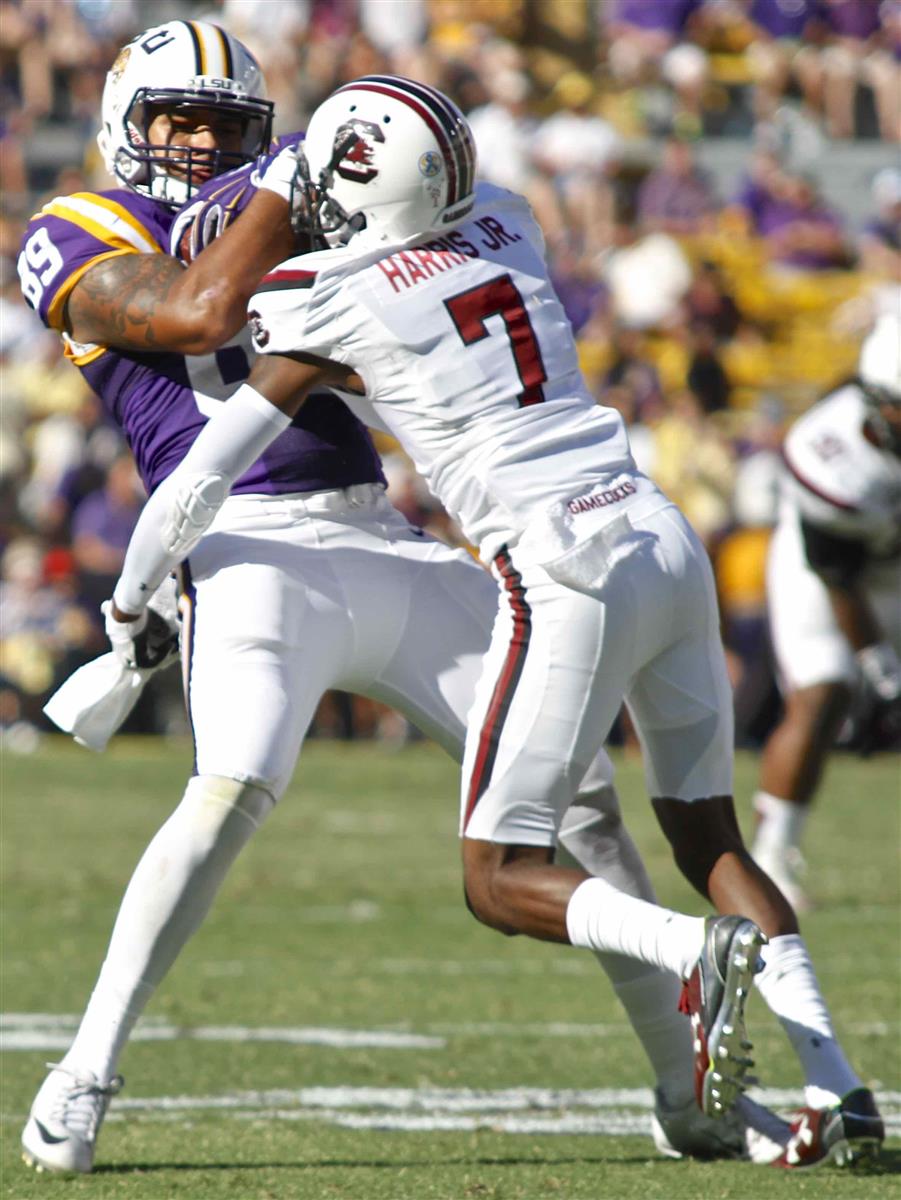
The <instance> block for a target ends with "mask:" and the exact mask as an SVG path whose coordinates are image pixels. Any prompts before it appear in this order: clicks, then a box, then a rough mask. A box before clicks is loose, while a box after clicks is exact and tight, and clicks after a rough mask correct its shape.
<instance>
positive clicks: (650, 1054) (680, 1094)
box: [558, 775, 694, 1109]
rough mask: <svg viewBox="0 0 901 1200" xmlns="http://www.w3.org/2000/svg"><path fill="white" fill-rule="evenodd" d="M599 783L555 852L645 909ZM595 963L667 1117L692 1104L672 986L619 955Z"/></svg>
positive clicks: (646, 883) (632, 857)
mask: <svg viewBox="0 0 901 1200" xmlns="http://www.w3.org/2000/svg"><path fill="white" fill-rule="evenodd" d="M605 780H606V775H602V777H601V784H600V786H598V787H595V788H594V789H591V788H587V787H586V785H585V784H584V783H583V786H582V788H581V789H580V791H579V795H578V797H577V799H576V802H575V804H572V805H570V807H569V808H568V809H567V810H566V814H565V816H564V818H563V822H562V824H561V826H560V831H559V834H558V837H559V843H560V847H561V849H562V850H565V851H566V852H568V853H569V854H570V855H571V856H572V858H573V859H575V861H576V862H577V863H578V864H579V865H580V866H581V867H582V868H583V869H584V870H586V871H588V873H589V874H591V875H595V876H597V877H598V878H601V879H605V880H606V881H607V883H609V884H611V885H612V886H613V887H615V888H617V889H618V890H619V891H621V892H626V893H627V894H628V895H629V896H637V897H639V898H640V899H642V900H648V901H650V902H651V903H653V902H654V901H655V900H656V896H655V895H654V889H653V887H652V885H651V881H650V879H649V878H648V874H647V871H646V870H645V866H644V863H643V862H642V859H641V855H640V853H639V851H638V848H637V846H636V845H635V843H634V842H633V840H632V838H631V836H630V835H629V831H628V830H627V829H626V826H625V825H624V823H623V820H622V813H621V810H620V804H619V799H618V797H617V795H616V792H615V789H614V787H613V785H612V784H607V783H606V782H605ZM596 957H597V960H598V962H599V963H600V964H601V967H602V968H603V970H604V972H605V973H606V975H607V977H608V979H609V980H610V982H611V984H612V985H613V990H614V991H615V992H616V995H617V998H618V1000H619V1002H620V1004H622V1006H623V1008H624V1009H625V1011H626V1016H627V1017H628V1018H629V1023H630V1024H631V1026H632V1028H633V1029H634V1030H635V1034H636V1036H637V1038H638V1040H639V1042H640V1043H641V1046H642V1048H643V1050H644V1052H645V1054H646V1055H647V1058H648V1061H649V1062H650V1064H651V1069H652V1070H653V1072H654V1076H655V1079H654V1082H655V1085H656V1088H657V1091H658V1093H659V1095H660V1098H661V1100H662V1102H663V1103H664V1104H665V1105H666V1107H667V1108H669V1109H675V1108H682V1107H683V1106H684V1105H686V1104H692V1103H694V1060H693V1054H692V1045H691V1026H690V1024H689V1021H688V1018H687V1017H686V1016H685V1015H684V1013H680V1012H679V1010H678V1005H679V993H680V991H681V985H680V983H679V980H678V979H677V978H676V977H675V975H673V974H672V973H671V972H669V971H659V970H657V968H656V967H649V966H648V965H647V964H646V963H642V962H637V961H636V960H635V959H634V958H627V957H626V956H625V955H624V954H612V953H604V952H603V951H601V952H597V953H596Z"/></svg>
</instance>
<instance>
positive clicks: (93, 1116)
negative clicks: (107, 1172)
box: [22, 1063, 123, 1175]
mask: <svg viewBox="0 0 901 1200" xmlns="http://www.w3.org/2000/svg"><path fill="white" fill-rule="evenodd" d="M47 1066H48V1067H50V1074H49V1075H48V1076H47V1078H46V1079H45V1080H44V1082H43V1084H42V1085H41V1088H40V1090H39V1091H38V1094H37V1096H35V1098H34V1104H32V1106H31V1113H30V1114H29V1117H28V1121H27V1123H26V1125H25V1128H24V1130H23V1131H22V1148H23V1154H22V1157H23V1158H24V1160H25V1162H26V1163H27V1164H28V1165H29V1166H30V1167H34V1168H35V1169H36V1170H38V1171H74V1172H80V1173H81V1174H85V1175H86V1174H88V1172H90V1171H91V1170H93V1167H94V1149H95V1146H96V1144H97V1134H98V1133H99V1131H100V1126H101V1124H102V1122H103V1118H104V1116H105V1115H106V1110H107V1107H108V1105H109V1102H110V1100H111V1099H112V1097H113V1096H115V1094H116V1093H117V1092H118V1091H119V1090H120V1089H121V1087H122V1084H123V1079H122V1076H121V1075H114V1076H113V1078H112V1079H110V1080H109V1082H108V1083H105V1084H101V1083H100V1081H99V1080H98V1079H97V1077H96V1076H95V1075H93V1074H92V1073H91V1072H90V1071H79V1070H75V1069H73V1068H71V1067H68V1066H64V1065H63V1064H62V1063H48V1064H47Z"/></svg>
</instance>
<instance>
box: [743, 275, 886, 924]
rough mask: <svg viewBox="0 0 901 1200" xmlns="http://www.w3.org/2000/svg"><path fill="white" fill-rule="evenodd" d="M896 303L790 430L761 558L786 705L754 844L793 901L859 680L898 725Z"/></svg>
mask: <svg viewBox="0 0 901 1200" xmlns="http://www.w3.org/2000/svg"><path fill="white" fill-rule="evenodd" d="M895 303H896V306H897V307H896V311H895V312H887V313H886V314H884V315H883V316H881V317H880V318H879V319H878V321H877V322H876V324H875V326H874V328H873V330H872V331H871V332H870V334H869V335H868V337H867V338H866V340H865V341H864V344H863V346H862V348H861V355H860V362H859V366H858V373H857V377H856V378H855V379H853V380H851V381H850V382H849V383H846V384H845V385H844V386H842V387H840V388H838V390H837V391H834V392H832V393H831V394H830V395H828V396H826V397H825V399H823V400H821V401H819V403H817V404H815V405H814V406H813V407H812V408H811V409H810V410H809V411H808V412H806V413H805V414H804V415H803V416H802V417H801V418H800V419H799V420H798V421H796V422H795V424H794V425H793V426H792V428H791V430H790V431H789V434H788V436H787V438H786V440H785V447H784V460H785V471H784V479H783V486H782V494H781V500H780V509H779V518H778V523H777V525H776V529H775V531H774V533H773V540H772V544H771V548H770V554H769V562H768V567H767V601H768V605H769V617H770V627H771V629H772V636H773V646H774V649H775V653H776V664H777V668H778V674H779V680H780V684H781V686H782V689H783V694H784V699H785V711H784V715H783V717H782V720H781V721H780V723H779V725H778V726H777V727H776V728H775V729H774V730H773V732H772V734H771V735H770V737H769V739H768V740H767V743H766V746H765V747H764V750H763V758H762V762H761V767H760V790H759V791H758V792H757V794H756V796H755V798H754V805H755V808H756V811H757V814H758V817H759V823H758V826H757V831H756V835H755V839H754V844H753V847H752V853H753V855H754V857H755V858H756V860H757V862H758V863H759V864H760V865H761V866H762V867H763V868H764V870H765V871H767V872H768V873H769V874H770V875H771V876H772V877H773V878H774V879H775V880H776V882H777V883H778V884H779V886H780V887H781V888H782V890H783V892H784V893H785V894H786V895H787V896H788V897H789V898H790V899H791V900H792V902H793V903H794V904H795V906H796V907H803V906H804V905H806V903H807V899H806V896H805V893H804V890H803V888H802V885H801V882H800V880H799V868H800V867H801V866H802V865H803V860H802V858H801V851H800V845H801V837H802V833H803V830H804V826H805V823H806V820H807V817H808V814H809V812H810V805H811V802H812V800H813V797H814V794H815V792H816V789H817V786H818V784H819V782H820V778H821V776H822V773H823V769H824V766H825V764H826V760H827V758H828V755H829V752H830V750H831V749H832V747H833V745H834V742H835V737H836V735H837V733H838V731H839V728H840V726H841V723H842V721H843V719H844V717H845V715H846V713H847V711H848V706H849V703H850V702H851V699H852V696H853V695H854V693H855V690H856V689H863V694H864V696H865V697H866V696H867V695H869V696H870V697H871V698H872V704H871V705H867V704H865V706H864V707H865V709H869V710H870V711H868V712H867V713H866V716H867V718H868V719H869V721H870V722H871V724H870V731H873V732H878V731H879V730H881V731H882V733H883V734H884V735H890V734H891V732H892V730H894V734H895V737H897V735H898V732H899V728H901V662H899V655H901V318H899V315H898V314H899V313H901V293H899V294H898V295H897V296H896V299H895ZM862 732H863V734H864V736H866V735H867V734H868V732H869V731H868V730H866V729H864V730H863V731H862Z"/></svg>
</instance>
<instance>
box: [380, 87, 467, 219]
mask: <svg viewBox="0 0 901 1200" xmlns="http://www.w3.org/2000/svg"><path fill="white" fill-rule="evenodd" d="M370 78H373V79H381V80H385V81H386V82H394V83H398V81H399V82H400V83H402V84H403V85H404V86H405V87H406V88H409V90H410V91H412V92H413V93H414V94H415V95H417V96H419V97H420V98H421V99H422V100H423V101H424V102H425V103H428V104H430V106H431V107H432V109H433V111H434V112H435V113H436V115H437V116H438V118H439V120H440V121H441V122H442V124H443V126H444V128H445V129H446V130H447V134H448V137H449V138H450V141H451V145H452V146H453V147H454V148H455V150H456V151H457V155H458V160H457V161H458V167H459V169H460V178H461V190H460V195H461V198H462V197H463V196H468V195H469V193H470V192H471V191H472V189H473V184H474V178H475V144H474V143H473V141H472V134H471V133H470V130H469V127H468V125H467V123H466V118H465V117H464V116H463V114H462V113H461V112H460V110H459V109H458V108H457V106H456V105H455V104H454V103H453V101H452V100H450V99H449V98H448V97H447V96H445V95H444V93H443V92H439V91H438V89H437V88H433V87H431V86H430V85H429V84H427V83H420V82H419V81H418V80H416V79H401V80H398V77H394V78H393V79H392V77H390V76H378V75H375V76H371V77H370Z"/></svg>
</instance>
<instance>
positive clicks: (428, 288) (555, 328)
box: [250, 184, 659, 562]
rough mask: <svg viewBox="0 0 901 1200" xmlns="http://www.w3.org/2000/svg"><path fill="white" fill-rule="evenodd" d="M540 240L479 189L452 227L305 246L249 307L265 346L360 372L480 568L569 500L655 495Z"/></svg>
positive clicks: (601, 502) (513, 204)
mask: <svg viewBox="0 0 901 1200" xmlns="http://www.w3.org/2000/svg"><path fill="white" fill-rule="evenodd" d="M543 250H544V247H543V239H542V236H541V233H540V231H539V229H538V226H537V225H536V223H535V221H534V219H533V217H532V214H531V211H530V209H529V207H528V205H527V203H526V202H525V201H524V200H523V199H522V198H521V197H519V196H516V195H514V194H513V193H510V192H506V191H503V190H501V189H499V188H496V187H494V186H492V185H490V184H480V185H479V187H478V191H477V199H476V205H475V208H474V210H473V212H472V215H471V217H469V218H468V219H467V220H466V221H465V222H464V223H462V224H461V225H459V226H457V227H456V228H455V229H454V230H452V231H451V232H449V233H446V234H443V235H442V236H440V237H439V236H434V235H432V236H431V237H420V238H417V239H415V240H411V241H409V242H407V243H404V244H402V245H395V246H380V247H378V248H373V247H371V245H370V246H366V245H365V244H363V243H361V242H359V241H358V239H356V238H355V239H353V240H352V241H351V242H350V244H349V245H348V246H346V247H340V248H337V249H332V250H326V251H320V252H317V253H314V254H307V255H303V256H301V257H299V258H295V259H292V260H290V261H289V262H287V263H284V264H283V265H282V266H281V267H279V268H278V269H277V270H276V271H274V272H273V273H272V274H271V275H269V276H267V278H266V279H265V280H264V281H263V284H262V285H261V287H260V290H259V292H258V293H257V295H256V296H255V297H254V298H253V300H252V302H251V305H250V308H251V324H252V327H253V328H254V330H255V335H254V336H255V343H256V346H257V349H258V350H259V351H260V352H262V353H290V352H293V351H303V352H306V353H308V354H313V355H317V356H319V357H322V358H328V359H332V360H335V361H338V362H342V363H345V364H347V365H349V366H351V367H353V368H354V370H356V371H357V372H358V373H359V375H360V376H361V377H362V379H363V382H364V384H365V387H366V393H367V399H368V402H369V404H370V405H371V406H372V408H373V410H374V413H375V417H376V421H377V422H378V423H379V424H381V425H383V426H384V427H386V428H387V429H388V430H389V431H390V432H391V433H392V434H394V436H395V437H396V438H397V439H398V440H399V441H400V442H401V443H402V445H403V446H404V448H405V449H406V450H407V452H408V453H409V455H410V457H411V458H412V460H413V462H414V464H415V466H416V468H417V470H418V471H419V472H420V474H421V475H422V476H423V477H424V478H425V479H426V480H427V482H428V485H429V487H430V489H431V491H432V492H433V493H434V494H435V495H436V496H437V497H438V498H439V500H440V501H441V503H442V504H443V505H444V507H445V508H446V509H447V510H448V511H449V512H450V513H451V515H452V516H454V517H455V518H456V519H457V521H458V522H459V523H460V525H461V527H462V528H463V530H464V532H465V534H466V536H467V537H468V538H469V539H470V541H471V542H473V544H474V545H477V546H478V547H479V550H480V553H481V555H482V558H483V559H484V560H485V561H486V562H487V561H491V560H492V559H493V558H494V556H495V555H496V554H497V552H498V550H499V549H500V548H501V547H502V546H505V545H506V546H513V545H515V544H516V543H517V542H518V541H519V539H520V538H521V536H522V534H523V533H524V532H525V530H526V529H527V528H528V527H529V526H530V524H532V523H533V522H534V523H540V521H546V520H547V519H548V515H549V513H550V512H551V511H552V510H553V509H555V508H557V509H564V508H565V507H566V505H567V502H569V507H570V511H573V509H572V505H573V504H576V505H578V504H585V505H587V506H588V507H589V508H590V509H591V510H592V512H593V516H595V517H596V518H597V523H598V524H602V523H603V522H604V521H606V520H608V519H611V520H612V519H613V518H614V517H615V516H617V515H618V514H619V513H620V512H622V511H623V510H624V509H626V508H627V507H628V506H629V504H630V503H631V502H632V501H633V500H634V499H635V498H636V497H637V496H642V495H647V494H648V493H653V494H655V495H659V493H656V489H655V488H654V485H653V484H652V483H651V482H650V480H648V479H647V477H646V476H644V475H642V474H641V473H640V472H639V471H638V470H637V468H636V466H635V462H634V460H633V459H632V456H631V453H630V451H629V444H628V439H627V436H626V431H625V428H624V425H623V422H622V419H621V417H620V415H619V413H617V412H616V411H615V410H614V409H611V408H602V407H600V406H599V405H597V404H596V403H595V401H594V399H593V397H592V396H591V395H590V393H589V392H588V390H587V389H586V387H585V383H584V381H583V379H582V376H581V373H580V371H579V364H578V361H577V357H576V350H575V345H574V342H573V337H572V330H571V327H570V325H569V322H568V320H567V318H566V316H565V314H564V312H563V309H562V307H561V305H560V303H559V301H558V299H557V297H556V295H555V294H554V290H553V287H552V286H551V283H550V280H549V278H548V272H547V267H546V265H545V260H544V252H543Z"/></svg>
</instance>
